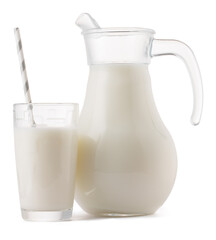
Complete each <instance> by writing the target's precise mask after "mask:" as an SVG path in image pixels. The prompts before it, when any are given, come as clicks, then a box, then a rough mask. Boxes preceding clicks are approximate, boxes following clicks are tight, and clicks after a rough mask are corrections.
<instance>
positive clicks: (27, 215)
mask: <svg viewBox="0 0 216 240" xmlns="http://www.w3.org/2000/svg"><path fill="white" fill-rule="evenodd" d="M21 213H22V217H23V219H24V220H26V221H42V222H53V221H68V220H71V219H72V209H67V210H62V211H31V210H25V209H21Z"/></svg>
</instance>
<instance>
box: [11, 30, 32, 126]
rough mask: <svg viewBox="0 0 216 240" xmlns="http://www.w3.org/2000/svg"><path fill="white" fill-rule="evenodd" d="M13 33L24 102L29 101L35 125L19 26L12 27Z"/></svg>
mask: <svg viewBox="0 0 216 240" xmlns="http://www.w3.org/2000/svg"><path fill="white" fill-rule="evenodd" d="M14 35H15V39H16V44H17V53H18V58H19V63H20V71H21V75H22V81H23V88H24V94H25V99H26V102H27V103H29V110H30V117H31V120H32V125H35V121H34V116H33V111H32V108H33V107H32V104H31V103H32V100H31V95H30V89H29V83H28V76H27V72H26V64H25V59H24V54H23V48H22V41H21V37H20V31H19V28H15V29H14Z"/></svg>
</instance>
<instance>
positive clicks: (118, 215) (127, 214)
mask: <svg viewBox="0 0 216 240" xmlns="http://www.w3.org/2000/svg"><path fill="white" fill-rule="evenodd" d="M152 214H154V213H100V214H97V215H98V216H101V217H116V218H118V217H139V216H147V215H152Z"/></svg>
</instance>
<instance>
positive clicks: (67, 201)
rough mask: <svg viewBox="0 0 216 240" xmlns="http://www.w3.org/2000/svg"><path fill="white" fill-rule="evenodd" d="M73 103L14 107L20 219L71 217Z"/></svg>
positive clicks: (74, 156)
mask: <svg viewBox="0 0 216 240" xmlns="http://www.w3.org/2000/svg"><path fill="white" fill-rule="evenodd" d="M78 115H79V106H78V104H75V103H68V104H65V103H61V104H60V103H58V104H54V103H51V104H46V103H40V104H14V106H13V116H14V141H15V157H16V168H17V177H18V187H19V197H20V206H21V213H22V217H23V219H25V220H32V221H61V220H70V219H71V217H72V209H73V201H74V187H75V173H76V161H77V139H78V137H77V121H78Z"/></svg>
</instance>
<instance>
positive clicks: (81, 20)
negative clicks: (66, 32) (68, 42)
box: [76, 13, 100, 32]
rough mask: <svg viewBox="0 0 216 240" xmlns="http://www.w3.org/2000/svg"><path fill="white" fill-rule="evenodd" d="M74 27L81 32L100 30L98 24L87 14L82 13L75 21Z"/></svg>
mask: <svg viewBox="0 0 216 240" xmlns="http://www.w3.org/2000/svg"><path fill="white" fill-rule="evenodd" d="M76 25H77V26H79V27H80V28H81V29H82V30H83V32H84V31H86V30H90V29H95V28H100V26H99V25H98V23H97V22H96V21H95V19H94V18H93V17H92V16H91V15H90V14H89V13H82V14H80V15H79V17H78V18H77V20H76Z"/></svg>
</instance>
